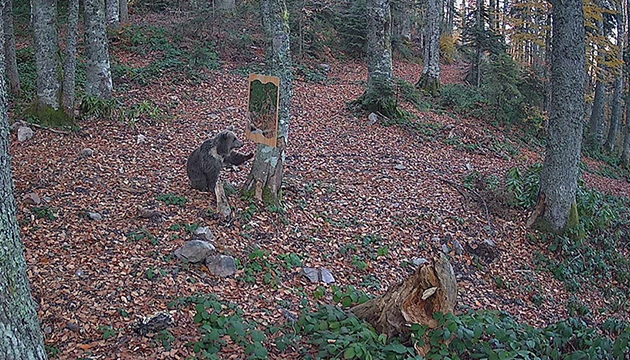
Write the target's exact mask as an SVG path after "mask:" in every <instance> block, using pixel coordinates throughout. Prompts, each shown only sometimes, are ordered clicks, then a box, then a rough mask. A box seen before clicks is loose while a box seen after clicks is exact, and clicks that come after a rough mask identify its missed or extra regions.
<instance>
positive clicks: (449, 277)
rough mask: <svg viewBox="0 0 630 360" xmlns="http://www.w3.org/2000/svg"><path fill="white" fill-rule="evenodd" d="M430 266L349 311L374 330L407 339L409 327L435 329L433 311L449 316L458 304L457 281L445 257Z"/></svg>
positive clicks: (420, 267) (418, 269) (423, 266)
mask: <svg viewBox="0 0 630 360" xmlns="http://www.w3.org/2000/svg"><path fill="white" fill-rule="evenodd" d="M440 255H441V256H440V257H439V258H436V259H434V261H433V264H429V263H427V264H424V265H421V266H419V267H418V268H417V269H416V271H415V272H414V273H413V274H412V275H411V276H409V277H408V278H407V279H405V280H404V281H403V282H402V283H399V284H397V285H395V286H393V287H392V288H390V289H389V290H388V291H387V293H385V294H384V295H382V296H380V297H377V298H374V299H372V300H369V301H367V302H365V303H363V304H360V305H357V306H355V307H353V308H352V309H351V310H350V311H351V312H352V313H353V314H354V315H356V316H357V317H358V318H361V319H364V320H366V321H367V322H369V323H370V324H371V325H372V326H373V327H374V329H375V330H376V331H378V332H380V333H382V334H386V335H387V337H388V338H390V337H393V336H403V337H407V336H408V335H409V333H410V327H409V325H411V324H420V325H425V326H427V327H428V328H436V327H437V326H438V321H437V320H435V319H434V318H433V314H434V313H435V312H441V313H443V314H447V313H452V312H453V311H454V309H455V305H456V304H457V282H456V280H455V274H454V272H453V267H452V266H451V264H450V263H449V261H448V259H447V258H446V256H445V255H444V254H440Z"/></svg>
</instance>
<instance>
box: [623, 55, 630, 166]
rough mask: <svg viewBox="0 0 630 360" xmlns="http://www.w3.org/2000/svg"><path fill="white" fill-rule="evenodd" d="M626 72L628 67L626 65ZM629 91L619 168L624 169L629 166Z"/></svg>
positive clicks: (627, 93) (629, 93)
mask: <svg viewBox="0 0 630 360" xmlns="http://www.w3.org/2000/svg"><path fill="white" fill-rule="evenodd" d="M626 70H630V69H628V66H627V65H626ZM629 80H630V76H629ZM629 119H630V91H627V92H626V129H625V131H624V133H625V134H624V137H623V151H622V153H621V166H622V167H623V168H624V169H625V168H627V167H628V166H630V120H629Z"/></svg>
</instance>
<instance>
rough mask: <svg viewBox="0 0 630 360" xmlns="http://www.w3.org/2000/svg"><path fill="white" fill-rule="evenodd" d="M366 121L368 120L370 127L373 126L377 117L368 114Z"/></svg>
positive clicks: (373, 114)
mask: <svg viewBox="0 0 630 360" xmlns="http://www.w3.org/2000/svg"><path fill="white" fill-rule="evenodd" d="M368 120H370V125H374V124H376V122H377V121H378V115H376V114H375V113H370V115H368Z"/></svg>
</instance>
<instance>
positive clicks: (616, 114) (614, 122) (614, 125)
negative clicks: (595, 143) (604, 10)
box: [604, 2, 625, 152]
mask: <svg viewBox="0 0 630 360" xmlns="http://www.w3.org/2000/svg"><path fill="white" fill-rule="evenodd" d="M622 4H623V2H620V3H618V5H617V6H618V7H617V9H618V10H619V13H618V14H617V45H618V46H619V60H621V61H623V49H624V48H623V41H624V38H623V34H624V33H625V19H624V13H623V6H622ZM622 97H623V67H621V68H620V69H619V74H617V77H616V78H615V90H614V93H613V98H612V113H611V117H610V127H609V128H608V136H607V137H606V143H605V144H604V148H605V149H606V150H607V151H608V152H612V151H613V150H614V149H615V145H616V144H617V135H618V134H619V128H620V126H621V119H622V114H623V105H622V103H621V102H622Z"/></svg>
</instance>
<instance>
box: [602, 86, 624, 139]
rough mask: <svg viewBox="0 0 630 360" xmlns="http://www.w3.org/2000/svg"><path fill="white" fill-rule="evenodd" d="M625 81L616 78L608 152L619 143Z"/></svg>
mask: <svg viewBox="0 0 630 360" xmlns="http://www.w3.org/2000/svg"><path fill="white" fill-rule="evenodd" d="M622 92H623V80H622V77H621V75H618V76H617V77H616V78H615V90H614V92H613V98H612V111H611V116H610V127H609V128H608V136H607V137H606V143H604V149H606V151H608V152H612V151H613V149H614V148H615V144H616V143H617V134H618V133H619V123H620V122H621V113H622V111H623V108H622V106H621V97H622V96H623V94H622Z"/></svg>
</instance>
